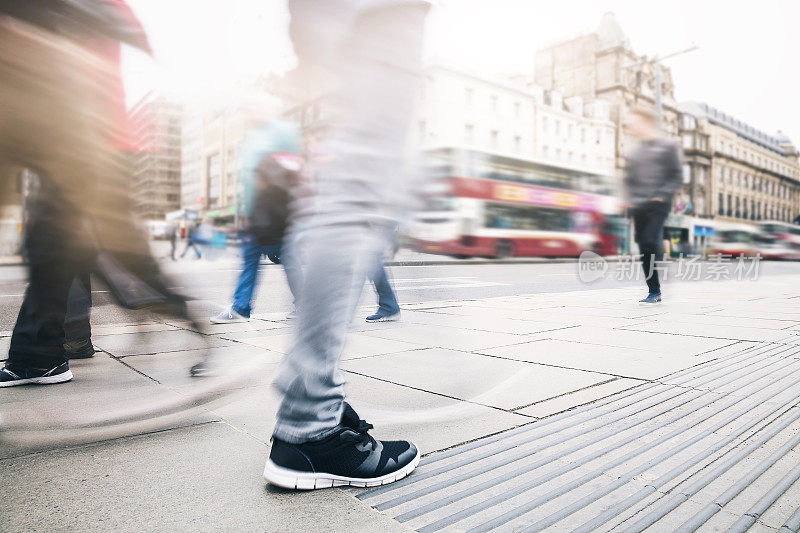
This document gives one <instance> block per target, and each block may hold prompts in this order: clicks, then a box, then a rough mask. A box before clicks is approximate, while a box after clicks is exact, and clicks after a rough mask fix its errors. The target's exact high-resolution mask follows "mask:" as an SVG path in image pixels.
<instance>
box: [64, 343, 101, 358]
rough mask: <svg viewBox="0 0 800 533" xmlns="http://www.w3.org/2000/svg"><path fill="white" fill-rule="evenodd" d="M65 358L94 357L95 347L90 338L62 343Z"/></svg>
mask: <svg viewBox="0 0 800 533" xmlns="http://www.w3.org/2000/svg"><path fill="white" fill-rule="evenodd" d="M64 351H65V352H66V354H67V359H89V358H90V357H94V353H95V349H94V346H93V345H92V340H91V339H83V340H79V341H69V342H65V343H64Z"/></svg>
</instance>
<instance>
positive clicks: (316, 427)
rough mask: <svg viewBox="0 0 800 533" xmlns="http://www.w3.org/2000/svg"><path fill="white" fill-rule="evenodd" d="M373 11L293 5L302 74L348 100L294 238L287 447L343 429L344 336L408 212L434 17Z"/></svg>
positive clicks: (282, 377)
mask: <svg viewBox="0 0 800 533" xmlns="http://www.w3.org/2000/svg"><path fill="white" fill-rule="evenodd" d="M364 4H365V3H364V2H361V1H359V0H326V1H325V2H319V1H317V0H290V2H289V8H290V12H291V16H292V19H291V30H290V31H291V37H292V42H293V44H294V47H295V51H296V52H297V54H298V58H299V62H300V69H301V70H302V69H304V68H312V69H321V70H323V71H325V72H326V73H327V74H328V75H331V76H332V77H333V79H334V81H335V83H337V84H338V87H339V89H340V90H339V91H338V95H337V98H336V99H335V102H336V105H337V107H336V109H335V110H332V112H331V113H330V116H332V117H333V118H332V121H331V122H332V123H331V126H330V128H329V130H328V131H327V133H326V134H325V137H324V138H323V139H321V142H320V152H321V153H323V154H325V155H326V157H325V158H324V159H322V160H320V161H318V162H315V161H312V164H313V166H314V167H315V169H316V172H315V175H314V191H313V198H312V201H310V202H304V204H303V205H304V206H305V207H304V208H300V209H297V211H296V212H295V213H294V214H293V217H294V219H295V220H296V223H295V224H294V228H295V229H293V230H291V231H300V230H299V229H296V228H300V227H302V228H303V230H302V232H303V235H302V242H303V252H304V253H303V256H304V257H305V261H304V263H305V264H304V266H305V281H304V283H303V289H302V291H301V294H300V297H299V300H298V320H297V326H296V328H297V329H296V334H295V340H294V344H293V346H292V348H291V350H290V352H289V354H288V355H287V357H286V358H285V360H284V361H283V364H282V366H281V369H280V370H279V372H278V377H277V378H276V381H275V386H276V387H277V388H278V389H279V390H280V391H281V392H283V395H284V397H283V401H282V403H281V405H280V408H279V410H278V420H277V423H276V425H275V430H274V435H275V436H276V437H277V438H279V439H281V440H285V441H288V442H303V441H307V440H313V439H318V438H323V437H325V436H326V435H327V434H329V433H330V432H331V431H332V430H334V428H335V426H336V425H337V424H338V423H339V421H340V419H341V415H342V409H343V402H344V397H345V394H344V382H345V380H344V376H343V373H342V371H341V370H340V368H339V361H340V358H341V356H342V350H343V348H344V344H345V340H346V336H347V328H348V325H349V323H350V322H351V320H352V318H353V314H354V311H355V306H356V304H357V302H358V298H359V296H360V294H361V291H362V289H363V286H364V282H365V280H366V276H367V273H368V272H369V271H370V269H371V268H373V267H374V258H375V257H376V255H377V254H378V253H380V252H381V250H383V248H384V247H385V246H386V239H387V236H388V235H389V234H390V231H388V228H392V227H393V225H394V224H395V221H396V219H397V217H398V216H399V213H400V212H401V210H402V209H403V208H404V204H405V202H404V201H403V198H405V196H406V195H405V192H404V190H403V189H404V185H405V183H407V180H406V179H405V176H404V169H405V168H406V160H405V157H404V154H405V152H406V138H407V133H408V129H409V122H410V118H411V115H412V112H413V102H414V93H415V89H416V88H417V84H418V82H419V75H420V59H421V50H422V30H423V24H424V20H425V16H426V14H427V10H428V6H427V4H426V3H424V2H419V3H417V2H398V3H397V5H393V6H392V7H382V8H378V9H371V10H365V9H364Z"/></svg>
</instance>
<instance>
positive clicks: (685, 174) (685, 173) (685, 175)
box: [683, 163, 692, 183]
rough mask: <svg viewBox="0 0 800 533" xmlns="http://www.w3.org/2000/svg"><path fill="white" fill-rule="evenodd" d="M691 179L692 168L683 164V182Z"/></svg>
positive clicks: (688, 181)
mask: <svg viewBox="0 0 800 533" xmlns="http://www.w3.org/2000/svg"><path fill="white" fill-rule="evenodd" d="M691 181H692V168H691V167H690V166H689V165H687V164H685V163H684V165H683V182H684V183H690V182H691Z"/></svg>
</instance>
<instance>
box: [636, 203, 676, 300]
mask: <svg viewBox="0 0 800 533" xmlns="http://www.w3.org/2000/svg"><path fill="white" fill-rule="evenodd" d="M667 214H668V213H667V206H666V205H664V204H663V203H662V202H648V203H646V204H644V205H642V206H640V207H637V208H636V209H635V211H634V213H633V225H634V234H635V238H636V242H637V243H638V244H639V253H640V254H642V269H643V270H644V275H645V279H646V280H647V289H648V290H649V291H650V293H653V294H658V293H660V292H661V283H660V282H659V280H658V271H657V270H656V268H655V266H656V263H655V262H656V261H658V260H660V259H661V258H662V256H663V255H664V252H663V242H664V241H663V232H664V221H665V220H666V219H667Z"/></svg>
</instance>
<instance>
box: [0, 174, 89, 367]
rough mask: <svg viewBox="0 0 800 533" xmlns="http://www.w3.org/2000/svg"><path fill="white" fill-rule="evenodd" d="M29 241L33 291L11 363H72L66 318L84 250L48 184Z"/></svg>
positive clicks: (16, 330) (15, 334) (21, 316)
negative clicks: (66, 343) (67, 349)
mask: <svg viewBox="0 0 800 533" xmlns="http://www.w3.org/2000/svg"><path fill="white" fill-rule="evenodd" d="M38 203H39V205H38V206H37V208H36V210H35V211H34V216H33V221H32V227H31V228H30V232H29V234H28V238H27V239H26V248H27V252H28V272H29V280H28V288H27V290H26V291H25V299H24V300H23V302H22V307H21V308H20V310H19V315H18V317H17V323H16V325H15V326H14V332H13V334H12V336H11V347H10V349H9V351H8V363H9V364H10V365H19V366H31V367H37V368H53V367H56V366H58V365H60V364H62V363H64V362H65V361H66V357H65V353H64V346H63V342H64V318H65V316H66V311H67V298H68V294H69V289H70V286H71V285H72V281H73V279H74V277H75V271H76V267H75V259H74V257H75V256H76V255H80V251H79V250H77V249H75V247H74V246H71V245H70V244H69V243H70V242H71V241H72V239H69V238H68V237H69V233H70V232H72V231H74V227H75V222H74V221H73V220H72V219H71V217H70V216H69V211H68V208H67V207H65V206H64V205H63V204H62V203H60V202H59V199H58V195H55V194H52V191H48V190H47V189H46V187H45V186H44V185H43V187H42V190H41V191H40V199H39V201H38Z"/></svg>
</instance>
